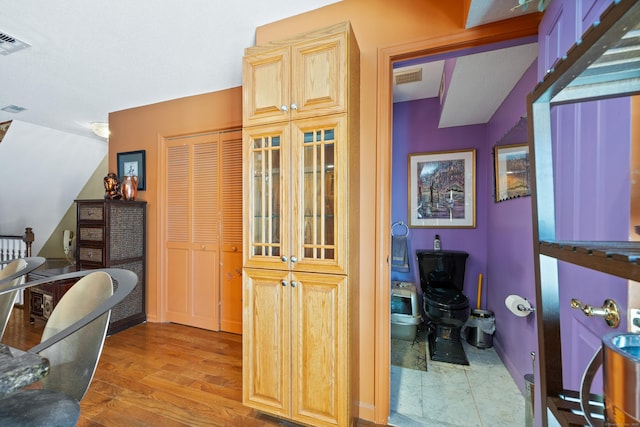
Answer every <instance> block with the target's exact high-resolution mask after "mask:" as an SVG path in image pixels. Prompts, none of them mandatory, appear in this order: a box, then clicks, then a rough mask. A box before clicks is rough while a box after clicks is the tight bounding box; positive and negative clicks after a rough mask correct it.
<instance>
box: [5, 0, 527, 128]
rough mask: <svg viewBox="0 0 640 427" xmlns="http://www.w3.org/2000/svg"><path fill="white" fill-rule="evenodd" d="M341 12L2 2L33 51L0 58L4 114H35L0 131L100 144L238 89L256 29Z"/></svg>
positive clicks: (263, 4)
mask: <svg viewBox="0 0 640 427" xmlns="http://www.w3.org/2000/svg"><path fill="white" fill-rule="evenodd" d="M518 1H522V0H473V1H472V3H471V12H470V18H469V23H470V24H469V25H478V24H482V23H487V22H493V21H495V20H499V19H505V17H503V15H504V13H508V14H507V16H506V17H511V16H516V15H517V14H521V13H522V11H521V9H522V8H518V9H517V10H515V11H514V12H511V11H509V9H511V8H512V7H513V6H514V5H517V3H518ZM538 1H539V0H532V2H533V3H537V2H538ZM335 2H336V1H335V0H305V1H291V0H269V1H264V0H251V1H248V0H245V1H227V0H185V1H180V2H178V1H175V0H155V1H154V2H148V1H145V2H142V1H131V0H110V1H108V2H105V1H99V0H65V1H63V2H46V1H42V0H0V10H1V13H0V32H2V33H5V34H8V35H10V36H12V37H15V38H17V39H19V40H21V41H23V42H26V43H27V44H29V45H30V47H28V48H26V49H23V50H19V51H17V52H15V53H12V54H10V55H7V56H4V55H0V108H4V107H6V106H9V105H16V106H18V107H23V108H26V110H25V111H23V112H20V113H10V112H5V111H0V122H4V121H8V120H14V119H15V120H21V121H24V122H28V123H32V124H36V125H40V126H45V127H49V128H53V129H57V130H60V131H63V132H69V133H72V134H78V135H83V136H87V137H94V136H93V135H92V133H91V131H90V123H91V122H94V121H107V119H108V114H109V112H112V111H118V110H122V109H127V108H132V107H137V106H141V105H147V104H152V103H155V102H161V101H166V100H170V99H176V98H182V97H185V96H190V95H196V94H202V93H207V92H212V91H217V90H222V89H227V88H231V87H236V86H239V85H240V84H241V69H242V67H241V65H242V64H241V59H242V55H243V52H244V48H246V47H248V46H251V45H253V44H254V43H255V28H256V27H258V26H261V25H264V24H267V23H270V22H273V21H277V20H280V19H283V18H286V17H289V16H292V15H296V14H299V13H303V12H306V11H308V10H312V9H316V8H319V7H323V6H325V5H328V4H331V3H335ZM151 6H152V7H151ZM535 9H536V8H535V7H533V6H530V7H529V10H528V11H526V13H531V12H535ZM505 10H507V12H505ZM513 61H514V60H513V59H511V57H509V58H506V57H502V59H501V62H502V63H503V64H511V65H512V64H513ZM529 63H531V62H529ZM429 74H430V73H429ZM478 75H486V73H484V72H482V71H480V70H478ZM435 78H436V79H437V81H438V85H439V79H440V75H438V76H437V77H435ZM492 92H493V90H492ZM436 93H437V92H436ZM461 108H462V107H460V106H459V107H457V109H456V111H457V112H460V109H461ZM95 138H97V137H95Z"/></svg>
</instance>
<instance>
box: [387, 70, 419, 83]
mask: <svg viewBox="0 0 640 427" xmlns="http://www.w3.org/2000/svg"><path fill="white" fill-rule="evenodd" d="M421 81H422V68H413V69H411V70H406V71H402V72H400V73H397V74H394V76H393V82H394V84H395V85H403V84H407V83H415V82H421Z"/></svg>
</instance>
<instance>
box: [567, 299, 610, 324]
mask: <svg viewBox="0 0 640 427" xmlns="http://www.w3.org/2000/svg"><path fill="white" fill-rule="evenodd" d="M571 308H574V309H576V310H582V312H583V313H584V315H585V316H587V317H591V316H598V317H604V320H605V322H607V325H609V327H611V328H617V327H618V325H620V310H618V304H617V303H616V302H615V301H614V300H612V299H606V300H604V304H603V306H602V307H593V306H591V305H584V304H583V303H582V302H580V300H577V299H575V298H574V299H572V300H571Z"/></svg>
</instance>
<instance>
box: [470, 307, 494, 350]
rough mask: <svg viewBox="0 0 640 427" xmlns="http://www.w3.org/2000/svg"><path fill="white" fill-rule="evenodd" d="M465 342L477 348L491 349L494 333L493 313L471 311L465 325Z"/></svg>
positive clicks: (477, 310)
mask: <svg viewBox="0 0 640 427" xmlns="http://www.w3.org/2000/svg"><path fill="white" fill-rule="evenodd" d="M465 329H466V331H467V342H468V343H469V344H471V345H472V346H474V347H477V348H491V347H493V333H494V332H495V331H496V318H495V316H494V315H493V311H489V310H480V309H476V310H471V315H470V316H469V320H467V323H466V324H465Z"/></svg>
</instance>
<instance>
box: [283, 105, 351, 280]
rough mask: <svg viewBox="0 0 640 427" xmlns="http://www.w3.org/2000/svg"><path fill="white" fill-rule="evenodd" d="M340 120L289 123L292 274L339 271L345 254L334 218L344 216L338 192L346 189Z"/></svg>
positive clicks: (342, 201) (342, 203)
mask: <svg viewBox="0 0 640 427" xmlns="http://www.w3.org/2000/svg"><path fill="white" fill-rule="evenodd" d="M343 119H344V116H343V115H337V116H328V117H327V118H323V119H314V120H309V121H296V122H294V130H293V132H294V134H295V135H296V141H295V145H294V146H295V148H296V151H297V153H296V155H295V156H294V158H295V159H296V160H297V163H298V173H297V177H298V179H297V180H296V183H297V185H298V189H297V190H296V194H297V195H298V197H299V200H298V202H297V203H296V204H295V205H294V218H295V219H296V221H297V224H298V227H296V230H295V231H294V233H295V242H294V252H295V253H296V254H297V258H298V261H297V262H296V264H295V266H294V269H296V270H301V271H304V270H306V271H318V270H317V267H318V266H324V267H325V268H323V270H322V271H325V272H335V273H341V272H342V270H343V268H344V262H343V259H340V257H341V256H344V252H345V249H344V246H342V243H341V242H344V241H346V239H345V238H344V237H345V236H340V231H341V230H344V229H345V228H344V224H342V222H341V221H340V220H341V218H342V217H346V215H344V212H343V209H344V208H345V207H346V203H345V201H344V196H345V194H344V193H345V192H344V191H342V192H341V191H340V189H341V188H346V187H345V185H346V179H347V177H346V174H345V171H346V167H345V166H346V165H344V161H343V160H342V159H346V156H345V154H346V147H345V145H346V138H345V135H343V133H344V132H343V128H344V127H343ZM341 162H342V163H341ZM342 234H344V233H342ZM341 237H342V238H341ZM312 266H313V267H314V268H313V269H312V268H311V267H312ZM336 268H337V270H336Z"/></svg>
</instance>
